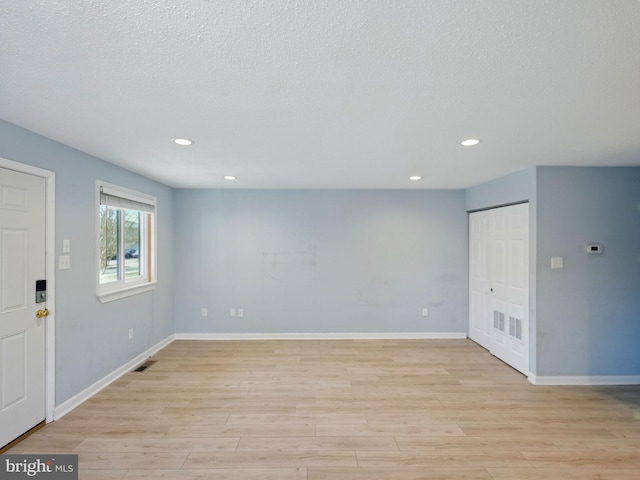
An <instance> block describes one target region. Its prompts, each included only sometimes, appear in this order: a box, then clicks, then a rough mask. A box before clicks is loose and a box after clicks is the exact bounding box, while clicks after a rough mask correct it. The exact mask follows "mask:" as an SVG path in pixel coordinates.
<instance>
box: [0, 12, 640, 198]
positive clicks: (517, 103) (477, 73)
mask: <svg viewBox="0 0 640 480" xmlns="http://www.w3.org/2000/svg"><path fill="white" fill-rule="evenodd" d="M0 46H1V48H0V118H2V119H4V120H7V121H9V122H11V123H14V124H16V125H19V126H22V127H25V128H27V129H30V130H32V131H35V132H37V133H39V134H42V135H44V136H47V137H50V138H52V139H55V140H57V141H59V142H62V143H65V144H67V145H70V146H72V147H75V148H77V149H79V150H82V151H84V152H87V153H89V154H92V155H95V156H96V157H99V158H102V159H105V160H107V161H109V162H111V163H114V164H117V165H121V166H124V167H126V168H128V169H130V170H133V171H135V172H139V173H141V174H144V175H146V176H149V177H151V178H154V179H157V180H159V181H161V182H163V183H166V184H168V185H171V186H175V187H195V188H200V187H230V186H233V187H234V188H464V187H468V186H471V185H475V184H478V183H481V182H483V181H486V180H489V179H492V178H496V177H499V176H501V175H504V174H508V173H511V172H514V171H516V170H520V169H523V168H526V167H529V166H532V165H616V166H622V165H640V2H639V1H637V0H614V1H605V0H566V1H558V0H550V1H545V0H540V1H533V0H529V1H523V0H504V1H503V0H482V1H479V0H456V1H453V0H441V1H426V0H413V1H409V0H404V1H403V0H351V1H346V0H344V1H340V0H304V1H303V0H289V1H285V0H281V1H277V0H274V1H267V0H255V1H249V0H228V1H214V0H211V1H209V0H153V1H150V0H130V1H125V0H93V1H85V0H38V1H36V0H6V1H4V2H3V4H2V9H0ZM183 136H184V137H188V138H191V139H193V140H194V141H195V144H194V145H193V146H191V147H187V148H185V147H178V146H176V145H174V144H173V143H172V142H171V139H172V138H175V137H183ZM468 137H478V138H481V139H482V140H483V141H482V143H481V144H480V145H478V146H477V147H473V148H465V147H462V146H460V145H459V142H460V141H461V140H462V139H464V138H468ZM227 174H232V175H236V176H237V177H238V180H236V181H235V182H233V183H230V182H226V181H224V180H223V179H222V177H223V175H227ZM413 174H418V175H422V177H423V180H422V181H420V182H409V180H408V179H407V177H408V176H409V175H413Z"/></svg>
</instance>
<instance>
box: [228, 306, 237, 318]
mask: <svg viewBox="0 0 640 480" xmlns="http://www.w3.org/2000/svg"><path fill="white" fill-rule="evenodd" d="M229 316H230V317H235V316H236V309H235V308H230V309H229Z"/></svg>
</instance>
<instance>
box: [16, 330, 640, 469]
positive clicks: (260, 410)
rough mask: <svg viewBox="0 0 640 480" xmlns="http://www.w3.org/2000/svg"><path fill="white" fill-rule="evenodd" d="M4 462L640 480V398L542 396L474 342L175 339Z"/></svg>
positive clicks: (576, 390) (629, 393)
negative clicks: (43, 456) (29, 458)
mask: <svg viewBox="0 0 640 480" xmlns="http://www.w3.org/2000/svg"><path fill="white" fill-rule="evenodd" d="M157 360H158V362H157V363H155V364H154V365H153V366H152V367H151V368H149V369H148V370H146V371H145V372H142V373H129V374H127V375H125V376H123V377H122V378H120V379H119V380H117V381H116V382H115V383H113V384H112V385H110V386H109V387H107V388H106V389H105V390H103V391H102V392H100V393H99V394H98V395H96V396H95V397H93V398H91V399H90V400H89V401H87V402H85V403H84V404H82V405H81V406H80V407H78V408H77V409H75V410H74V411H72V412H71V413H69V414H68V415H66V416H65V417H63V418H62V419H60V420H58V421H56V422H54V423H52V424H49V425H47V426H46V427H44V428H43V429H41V430H40V431H38V432H36V433H34V434H33V435H32V436H31V437H29V438H28V439H26V440H25V441H23V442H22V443H20V444H19V445H17V446H16V447H14V448H13V449H12V450H10V451H9V452H7V453H53V452H56V453H77V454H79V462H80V478H81V479H113V480H116V479H125V480H136V479H165V480H166V479H187V480H193V479H216V480H330V479H331V480H334V479H335V480H383V479H384V480H386V479H389V480H391V479H393V480H419V479H421V480H425V479H465V480H517V479H528V480H534V479H535V480H539V479H554V480H556V479H557V480H578V479H579V480H589V479H599V480H606V479H612V480H613V479H615V480H622V479H633V480H637V479H638V478H640V387H635V386H634V387H606V388H603V387H542V386H534V385H531V384H530V383H529V382H528V381H527V379H526V378H525V377H524V376H522V375H521V374H519V373H518V372H516V371H514V370H512V369H511V368H510V367H508V366H506V365H504V364H503V363H501V362H500V361H499V360H497V359H495V358H493V357H492V356H491V355H489V353H487V352H486V351H485V350H484V349H482V348H480V347H479V346H477V345H476V344H474V343H473V342H471V341H469V340H362V341H360V340H358V341H356V340H335V341H333V340H329V341H312V340H300V341H296V340H283V341H241V342H235V341H224V342H209V341H207V342H205V341H175V342H173V343H172V344H170V345H169V346H167V347H166V348H165V349H163V350H162V351H161V352H159V353H158V355H157Z"/></svg>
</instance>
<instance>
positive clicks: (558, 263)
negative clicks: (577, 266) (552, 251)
mask: <svg viewBox="0 0 640 480" xmlns="http://www.w3.org/2000/svg"><path fill="white" fill-rule="evenodd" d="M551 268H564V262H563V258H562V257H551Z"/></svg>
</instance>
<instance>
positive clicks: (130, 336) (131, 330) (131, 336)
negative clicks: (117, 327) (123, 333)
mask: <svg viewBox="0 0 640 480" xmlns="http://www.w3.org/2000/svg"><path fill="white" fill-rule="evenodd" d="M132 338H133V328H130V329H129V340H131V339H132Z"/></svg>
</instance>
